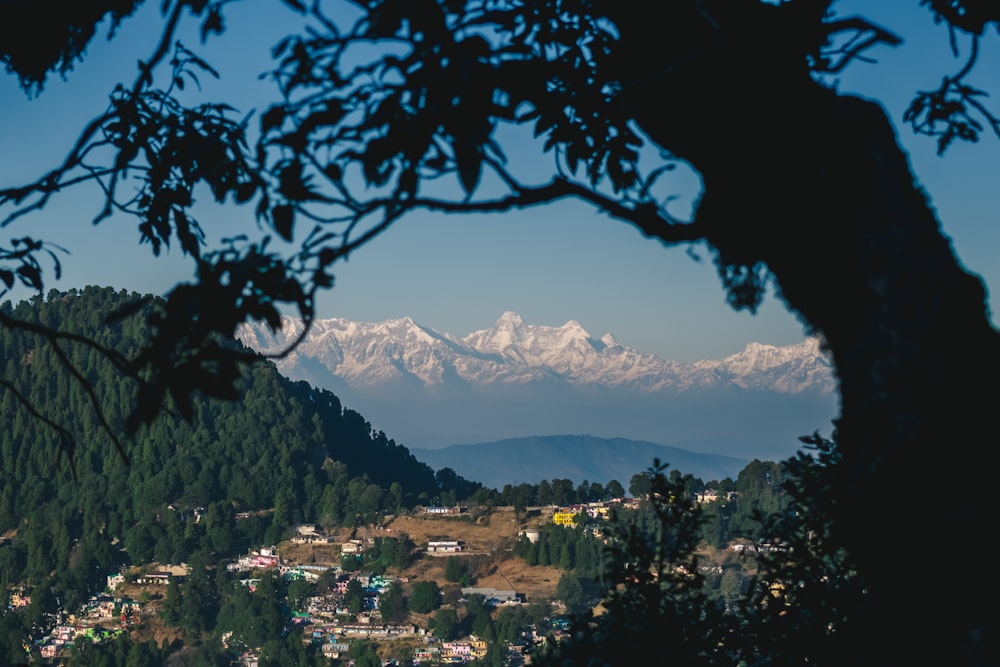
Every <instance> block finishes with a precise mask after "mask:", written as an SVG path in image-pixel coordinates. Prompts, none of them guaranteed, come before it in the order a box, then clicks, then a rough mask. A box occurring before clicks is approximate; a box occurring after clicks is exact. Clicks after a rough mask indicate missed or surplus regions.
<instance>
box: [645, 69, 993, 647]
mask: <svg viewBox="0 0 1000 667" xmlns="http://www.w3.org/2000/svg"><path fill="white" fill-rule="evenodd" d="M751 71H759V70H758V69H757V68H753V69H751ZM782 79H783V80H782ZM790 80H791V77H788V78H779V77H774V79H772V80H770V81H769V82H764V83H763V84H762V83H761V82H760V81H751V82H744V83H742V84H739V83H736V84H732V87H730V88H728V89H727V88H726V85H728V84H720V85H718V86H716V87H715V88H714V90H719V91H720V92H719V93H712V92H706V91H708V89H709V87H710V86H709V85H708V84H707V83H706V82H705V80H704V79H703V80H701V81H691V82H690V83H691V85H690V86H688V90H689V91H701V93H702V94H701V95H700V97H699V96H697V95H693V96H684V95H678V90H679V88H678V85H677V84H678V82H677V81H671V83H670V90H671V95H672V97H674V98H677V99H682V100H687V99H695V100H696V102H695V103H694V104H689V106H688V107H687V108H681V109H678V108H676V107H674V106H671V107H670V108H668V109H666V110H664V109H657V110H655V111H656V112H657V113H656V114H655V115H654V114H653V113H649V112H651V111H654V110H653V109H647V110H646V111H647V113H646V115H645V116H643V115H641V114H637V118H638V121H639V123H640V125H641V126H642V127H643V129H644V130H646V131H647V132H648V133H649V134H650V136H651V137H652V138H653V140H654V141H656V142H657V143H659V144H660V145H661V146H662V147H663V148H666V149H668V150H672V151H674V152H675V153H676V154H677V155H679V156H681V157H684V158H686V159H688V160H690V162H691V163H692V164H693V165H694V166H695V167H696V168H697V169H698V170H699V171H700V172H701V174H702V178H703V183H704V195H703V199H702V201H701V203H700V206H699V209H698V224H700V225H703V226H704V229H705V231H706V238H707V240H708V242H709V243H710V244H711V245H712V246H713V247H714V248H715V249H716V251H717V252H718V255H719V258H720V261H721V263H722V264H724V265H729V266H734V265H735V266H744V267H753V266H754V265H757V264H759V263H763V264H765V265H766V267H767V269H768V270H769V271H770V272H771V274H772V275H773V277H774V279H775V280H776V283H777V286H778V289H779V291H780V294H781V296H782V298H783V299H784V301H785V302H786V303H787V305H788V307H789V308H790V309H791V310H792V311H793V312H794V313H796V314H797V315H798V316H799V317H800V318H801V319H802V321H803V323H804V324H805V326H806V328H807V330H809V331H810V332H811V333H815V334H818V335H820V336H821V338H822V340H823V341H824V342H825V345H826V347H827V348H828V350H829V352H830V354H831V356H832V359H833V363H834V366H835V370H836V375H837V378H838V380H839V384H840V396H841V407H840V415H839V417H838V419H837V421H836V422H835V425H836V431H835V439H836V441H837V446H838V452H839V454H840V455H841V456H842V460H841V461H840V463H838V466H837V470H836V482H835V483H836V485H837V489H838V490H837V498H838V499H839V500H838V503H837V506H836V507H833V508H831V510H832V512H833V516H834V526H835V531H836V535H835V538H836V539H837V540H838V541H839V543H841V544H843V545H844V546H846V547H847V548H848V550H849V552H850V553H851V554H852V555H853V557H854V559H855V560H856V561H857V563H858V564H859V567H860V568H861V570H862V573H863V575H864V576H865V577H866V579H867V582H868V584H869V590H870V604H869V618H867V619H864V620H863V621H862V622H863V623H864V624H865V625H864V627H865V633H866V634H867V636H868V641H870V649H867V650H870V651H871V652H870V653H866V654H865V657H864V658H863V659H862V658H861V657H860V656H859V662H864V664H939V665H945V664H947V665H986V664H998V662H997V649H996V639H995V637H994V636H993V635H994V634H995V627H996V625H997V624H996V617H997V614H996V612H995V611H993V610H990V607H991V606H992V604H994V600H996V599H997V596H996V594H997V592H998V590H997V589H998V585H997V583H995V582H996V581H997V578H996V577H993V576H991V575H990V573H989V572H987V571H986V569H985V568H982V567H978V564H979V562H981V559H980V558H977V555H978V554H981V553H984V549H985V540H986V539H988V537H989V533H988V531H989V528H988V526H989V525H990V524H989V523H987V518H988V516H989V515H991V514H992V511H990V508H989V505H990V503H989V501H990V500H991V495H992V493H991V491H990V487H991V482H992V478H993V476H994V474H995V473H994V470H993V468H992V466H991V465H989V464H988V463H987V462H986V461H985V460H983V459H984V458H985V456H984V455H985V454H986V453H987V452H986V450H985V448H986V447H988V446H989V445H991V444H993V443H994V442H995V440H996V438H995V436H993V435H992V433H991V432H992V427H993V423H992V421H993V415H992V414H991V409H995V408H994V406H995V405H996V404H997V398H998V391H997V385H996V378H998V377H1000V336H998V333H997V331H996V330H995V329H994V328H993V327H992V325H991V323H990V321H989V313H988V310H987V306H986V295H985V290H984V287H983V285H982V282H981V281H980V280H979V279H977V278H976V277H974V276H971V275H970V274H968V273H967V272H966V271H965V270H964V269H963V268H962V266H961V264H960V262H959V261H958V259H957V258H956V256H955V254H954V252H953V250H952V247H951V244H950V242H949V241H948V239H947V238H946V237H945V236H944V235H943V234H942V232H941V229H940V225H939V224H938V221H937V219H936V216H935V214H934V211H933V210H932V208H931V206H930V204H929V203H928V201H927V199H926V197H925V195H924V193H923V192H922V191H921V190H920V189H919V188H918V187H917V186H916V185H915V182H914V177H913V175H912V172H911V170H910V167H909V164H908V161H907V159H906V156H905V155H904V153H903V151H902V150H901V149H900V147H899V146H898V143H897V139H896V135H895V132H894V130H893V129H892V127H891V125H890V123H889V122H888V120H887V118H886V116H885V113H884V112H883V110H882V109H881V107H879V106H878V105H877V104H875V103H873V102H870V101H867V100H863V99H859V98H856V97H847V96H842V95H838V94H836V93H835V92H834V91H832V90H829V89H826V88H823V87H821V86H819V85H816V84H815V83H813V82H812V81H808V82H803V80H802V79H801V78H798V82H799V85H797V86H794V87H792V86H789V85H786V84H788V82H789V81H790ZM767 86H769V88H768V87H767ZM680 90H683V87H681V88H680ZM723 95H725V98H724V97H723ZM737 105H738V106H737ZM646 106H647V107H648V106H649V105H646ZM977 380H978V381H977ZM822 426H823V425H819V424H818V425H817V429H820V428H822ZM956 482H957V484H956ZM883 652H884V653H883ZM908 659H909V662H908V661H907V660H908Z"/></svg>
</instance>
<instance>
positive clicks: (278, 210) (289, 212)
mask: <svg viewBox="0 0 1000 667" xmlns="http://www.w3.org/2000/svg"><path fill="white" fill-rule="evenodd" d="M271 222H272V224H273V225H274V231H276V232H278V234H279V235H280V236H281V238H283V239H285V240H286V241H291V240H292V227H293V226H294V224H295V207H294V206H292V205H291V204H282V205H280V206H275V207H274V208H273V209H272V210H271Z"/></svg>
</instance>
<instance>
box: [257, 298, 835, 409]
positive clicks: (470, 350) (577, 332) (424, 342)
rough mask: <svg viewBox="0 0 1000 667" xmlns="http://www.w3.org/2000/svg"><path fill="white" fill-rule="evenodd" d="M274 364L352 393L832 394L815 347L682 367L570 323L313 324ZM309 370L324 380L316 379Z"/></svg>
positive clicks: (265, 338)
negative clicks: (558, 388) (496, 389)
mask: <svg viewBox="0 0 1000 667" xmlns="http://www.w3.org/2000/svg"><path fill="white" fill-rule="evenodd" d="M302 328H303V323H302V321H301V320H298V319H294V318H286V319H285V320H283V326H282V329H281V330H280V331H278V332H277V333H273V332H271V330H270V329H269V328H268V327H267V326H266V325H263V324H261V325H256V326H245V327H244V328H243V329H242V330H241V331H240V333H239V337H240V338H241V339H242V340H243V342H244V343H245V344H246V345H248V346H249V347H251V348H253V349H256V350H258V351H259V352H262V353H265V354H268V353H272V354H273V353H276V352H279V351H281V350H283V349H285V348H286V347H287V346H289V345H290V344H291V342H292V341H294V340H296V339H297V338H298V337H299V336H300V335H301V334H302ZM276 364H277V366H278V369H279V370H280V371H281V372H282V373H283V374H285V375H286V376H288V377H291V378H293V379H303V380H307V381H314V382H315V381H317V380H320V381H319V384H320V385H323V384H324V382H323V381H322V380H323V378H322V376H325V375H326V373H329V375H330V376H333V377H336V378H339V379H340V380H341V381H342V382H343V383H345V384H346V385H347V386H348V387H350V388H352V389H354V390H360V391H366V390H367V391H370V390H374V389H377V388H379V387H387V386H396V385H401V384H402V385H413V384H417V385H421V386H424V387H427V388H435V387H436V388H441V387H443V386H445V385H449V384H450V385H466V386H477V387H489V386H491V385H501V384H509V385H528V384H537V383H546V384H553V383H555V384H566V385H569V386H574V387H592V388H593V387H601V388H606V389H623V390H631V391H639V392H662V391H684V390H691V389H722V388H727V387H738V388H740V389H748V390H759V391H769V392H777V393H782V394H798V393H802V392H818V393H821V394H830V393H832V392H833V391H834V389H835V383H834V380H833V376H832V374H831V370H830V363H829V361H828V360H827V358H826V357H825V356H824V355H823V353H822V352H821V351H820V348H819V344H818V342H817V341H816V340H815V339H809V340H805V341H803V342H802V343H799V344H797V345H791V346H786V347H775V346H772V345H763V344H760V343H750V344H748V345H747V346H746V348H744V349H743V350H742V351H741V352H738V353H736V354H733V355H731V356H728V357H726V358H724V359H720V360H704V361H699V362H696V363H693V364H685V363H680V362H677V361H668V360H664V359H661V358H659V357H657V356H655V355H652V354H645V353H642V352H639V351H637V350H634V349H632V348H630V347H627V346H625V345H623V344H621V343H620V342H618V341H617V340H615V338H614V336H612V335H611V334H604V335H603V336H601V337H600V338H594V337H592V336H591V335H590V334H589V333H588V332H587V331H586V330H585V329H584V328H583V327H582V326H580V324H579V323H578V322H576V321H570V322H567V323H566V324H564V325H562V326H559V327H553V326H542V325H534V324H526V323H525V322H524V321H523V320H522V319H521V317H520V316H519V315H518V314H517V313H514V312H506V313H504V314H503V315H502V316H501V317H500V319H498V320H497V322H496V324H495V325H493V327H491V328H489V329H482V330H479V331H474V332H472V333H470V334H469V335H467V336H465V337H463V338H458V337H456V336H454V335H452V334H449V333H444V332H439V331H436V330H434V329H431V328H428V327H425V326H421V325H419V324H417V323H416V322H414V321H413V320H412V319H410V318H408V317H405V318H401V319H396V320H388V321H385V322H379V323H375V324H367V323H360V322H352V321H350V320H346V319H324V320H317V321H315V322H314V323H313V326H312V329H311V330H310V332H309V334H308V335H307V336H306V338H305V340H303V341H302V343H301V344H300V345H299V346H298V348H297V349H295V350H294V351H293V352H291V353H290V354H289V355H287V356H286V357H284V358H282V359H278V360H277V361H276ZM317 366H319V367H321V368H322V369H323V370H325V372H326V373H320V377H317V371H318V370H319V369H318V368H317ZM326 379H327V380H328V379H329V378H326Z"/></svg>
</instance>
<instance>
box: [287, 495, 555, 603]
mask: <svg viewBox="0 0 1000 667" xmlns="http://www.w3.org/2000/svg"><path fill="white" fill-rule="evenodd" d="M546 520H548V517H547V516H543V515H541V514H536V515H535V516H533V517H532V518H531V519H529V520H528V521H527V522H525V521H522V522H521V523H520V524H519V523H518V522H517V521H516V519H515V516H514V512H513V511H512V510H511V509H509V508H498V509H494V510H492V511H491V512H487V513H483V514H481V515H479V516H477V517H476V518H473V515H471V514H463V515H462V516H461V517H448V516H430V515H414V516H400V517H396V518H394V519H392V520H391V521H389V522H388V523H387V524H386V525H385V527H383V528H375V529H371V528H369V529H359V530H358V531H357V533H356V537H359V538H364V537H396V536H399V535H406V536H407V537H409V538H410V539H411V540H412V541H413V543H414V544H416V545H417V549H418V552H417V558H416V559H415V560H414V562H413V563H412V564H411V565H410V566H409V567H408V568H406V570H404V571H403V572H399V573H395V572H394V573H392V574H396V575H398V576H402V577H405V578H407V579H408V586H405V587H404V591H406V589H407V588H409V587H410V586H412V585H413V583H414V582H416V581H420V580H431V579H433V580H435V581H437V582H438V584H440V585H441V587H442V588H446V583H447V582H446V581H445V578H444V566H445V563H446V562H447V558H448V556H450V555H453V554H443V555H441V556H435V555H432V554H428V553H426V551H424V549H425V548H426V546H427V543H428V542H429V541H434V540H458V541H460V542H461V543H462V548H463V551H462V552H461V553H459V554H454V555H457V556H459V557H461V558H462V559H463V560H464V561H465V563H466V565H467V567H468V568H469V570H470V571H471V573H472V574H473V575H474V577H475V586H477V587H480V588H498V589H504V590H514V591H516V592H517V593H522V594H524V596H525V597H526V599H527V600H528V601H529V602H530V601H534V600H546V599H551V598H553V597H554V596H555V590H556V584H557V583H558V582H559V576H560V574H561V571H560V570H559V569H558V568H556V567H545V566H534V567H531V566H528V565H527V564H526V563H525V562H524V560H522V559H520V558H517V557H516V556H514V554H513V553H512V552H511V547H512V546H513V545H514V542H515V541H516V540H517V536H518V534H519V533H520V531H521V530H522V529H524V528H527V527H535V526H537V525H538V524H540V523H542V522H543V521H546ZM349 537H350V536H349V535H346V534H341V535H338V536H337V541H338V542H341V541H346V540H347V539H348V538H349ZM278 553H279V554H280V555H281V556H282V557H283V558H285V559H288V560H290V561H292V562H297V563H302V564H307V563H316V564H320V565H332V564H336V563H339V562H340V547H339V544H331V545H305V544H292V543H291V542H284V543H282V544H281V545H279V546H278Z"/></svg>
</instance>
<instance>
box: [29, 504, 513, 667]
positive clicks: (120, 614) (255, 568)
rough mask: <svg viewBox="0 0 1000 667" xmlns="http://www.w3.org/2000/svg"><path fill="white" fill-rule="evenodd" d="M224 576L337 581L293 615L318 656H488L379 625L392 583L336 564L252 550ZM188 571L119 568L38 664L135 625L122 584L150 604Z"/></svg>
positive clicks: (436, 547) (492, 594) (64, 618)
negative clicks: (353, 590)
mask: <svg viewBox="0 0 1000 667" xmlns="http://www.w3.org/2000/svg"><path fill="white" fill-rule="evenodd" d="M427 509H428V511H429V512H431V513H460V512H461V511H463V508H440V509H441V510H447V511H442V512H434V510H435V509H438V508H427ZM292 541H293V542H295V543H299V544H331V543H333V544H336V542H334V541H333V538H332V537H331V536H329V535H325V534H323V533H321V532H319V531H317V530H316V529H315V528H314V527H312V526H301V527H299V528H298V529H297V530H296V534H295V536H294V537H293V538H292ZM339 546H340V551H341V553H342V554H352V553H353V554H360V553H363V552H364V551H365V547H366V546H367V542H366V541H365V540H359V539H352V540H348V541H346V542H343V543H340V545H339ZM463 549H464V544H463V543H462V542H461V541H459V540H442V541H430V542H428V543H427V545H426V552H427V553H428V554H452V553H460V552H462V551H463ZM226 569H227V570H228V571H230V572H233V573H241V574H246V575H247V578H246V579H242V581H243V583H244V584H245V585H247V586H248V587H249V588H250V589H251V590H254V589H255V586H254V583H255V582H257V581H259V579H256V578H254V577H255V576H258V575H259V574H260V573H261V572H262V571H267V570H277V571H278V572H279V573H280V574H281V575H282V576H284V577H285V578H286V579H289V580H291V579H298V578H304V579H307V580H313V581H315V580H317V579H319V577H320V576H321V575H322V574H323V573H324V572H328V571H329V570H334V571H336V573H337V578H336V581H335V583H334V585H333V586H332V588H330V590H329V591H327V592H325V593H324V594H323V595H317V596H312V597H309V598H307V599H306V600H305V603H304V604H303V606H302V607H301V608H300V609H297V610H294V611H293V614H292V619H291V622H292V623H294V624H299V625H302V626H306V627H305V636H306V638H307V640H309V641H314V642H318V643H320V644H321V646H322V651H323V654H324V655H325V656H327V657H329V658H339V657H341V656H343V655H345V654H346V652H347V650H348V649H349V648H350V644H351V642H352V641H354V640H358V639H364V640H391V639H398V638H404V637H422V638H424V640H425V642H426V645H425V646H421V647H420V648H418V649H416V650H415V653H414V657H413V662H414V664H421V663H424V664H426V663H428V662H430V661H433V662H443V663H467V662H470V661H472V660H475V659H479V658H483V657H484V656H485V655H486V648H487V645H486V642H485V641H483V640H480V639H478V638H476V637H471V638H467V639H464V640H462V641H454V642H442V641H441V640H440V639H438V638H436V637H434V635H433V634H432V633H429V632H428V631H427V630H426V629H424V628H422V627H419V626H416V625H414V624H412V623H398V624H397V623H386V622H384V621H383V619H382V618H381V614H380V613H379V611H378V602H379V596H380V595H381V594H383V593H385V591H387V590H388V588H389V586H391V585H392V583H393V582H394V581H396V579H393V578H389V577H383V576H378V575H364V574H360V573H357V572H351V573H347V572H343V571H342V570H341V568H340V567H339V566H336V565H335V566H329V565H314V564H298V563H289V562H285V561H284V560H283V559H282V558H281V557H280V556H279V554H278V551H277V548H276V547H275V546H264V547H260V548H258V549H256V550H251V551H249V552H248V553H247V554H246V555H244V556H241V557H240V558H239V559H237V560H236V561H235V562H230V563H228V564H226ZM189 570H190V568H189V567H188V566H187V565H184V564H180V565H158V564H154V565H151V566H147V567H144V568H140V569H135V570H133V574H131V575H129V574H127V573H126V571H125V570H124V569H123V570H121V571H118V572H114V573H112V574H110V575H108V577H107V590H108V591H110V594H102V595H98V596H93V597H92V598H91V599H90V600H89V601H88V602H87V603H86V604H85V605H83V606H82V607H81V608H80V609H79V610H78V611H77V612H76V613H75V614H65V613H61V614H60V616H59V618H58V619H57V621H56V622H57V625H56V626H55V629H54V630H53V631H52V632H51V634H50V635H49V636H47V637H45V638H44V639H43V640H42V641H41V642H40V643H39V644H38V647H39V649H40V653H41V657H42V658H43V659H45V660H52V661H56V660H58V659H59V658H60V657H62V656H63V655H64V653H65V651H66V650H67V649H68V647H70V646H72V645H73V644H74V642H78V641H80V639H79V638H81V637H86V638H87V639H88V640H90V641H93V642H101V641H105V640H107V639H109V638H110V637H113V636H114V635H115V634H118V633H120V632H123V631H125V630H126V629H127V628H128V627H129V626H131V625H132V624H133V623H134V622H135V621H137V620H138V618H139V615H140V613H142V612H143V611H144V610H143V605H142V604H141V603H140V602H137V601H135V600H133V599H131V598H129V597H126V596H124V595H115V593H116V591H117V592H119V593H120V592H123V590H124V589H122V588H121V587H122V585H124V584H132V585H135V586H141V587H144V588H145V589H146V592H147V593H149V592H152V593H153V596H154V597H158V596H157V595H156V591H160V592H161V594H162V591H163V590H165V589H166V586H167V585H168V584H169V583H170V582H171V581H174V580H182V579H183V578H184V577H185V576H187V575H188V574H189ZM352 580H357V581H358V582H359V583H360V584H361V585H362V587H363V589H364V604H363V608H362V610H361V611H360V612H356V613H351V612H350V611H349V610H348V609H347V604H346V602H345V600H346V597H347V595H346V594H347V591H348V585H349V584H350V582H351V581H352ZM403 581H405V580H403ZM130 592H131V593H132V594H135V589H134V588H132V589H131V590H130ZM473 594H480V595H483V596H484V598H485V599H486V601H487V603H488V604H491V605H510V604H520V603H522V602H523V601H524V599H523V595H519V594H517V593H516V592H515V591H513V590H499V589H494V588H473V587H467V588H463V589H462V595H463V596H466V597H467V596H469V595H473ZM144 599H145V596H144ZM30 603H31V598H30V596H29V595H27V594H26V593H25V591H23V590H15V591H13V592H12V594H11V595H10V596H9V605H10V606H11V607H24V606H27V605H29V604H30ZM146 613H148V610H146ZM256 659H257V658H256V655H255V654H254V653H253V652H249V653H247V654H245V655H244V656H242V658H241V662H242V663H243V664H244V665H248V666H251V665H253V664H254V662H255V660H256Z"/></svg>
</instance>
